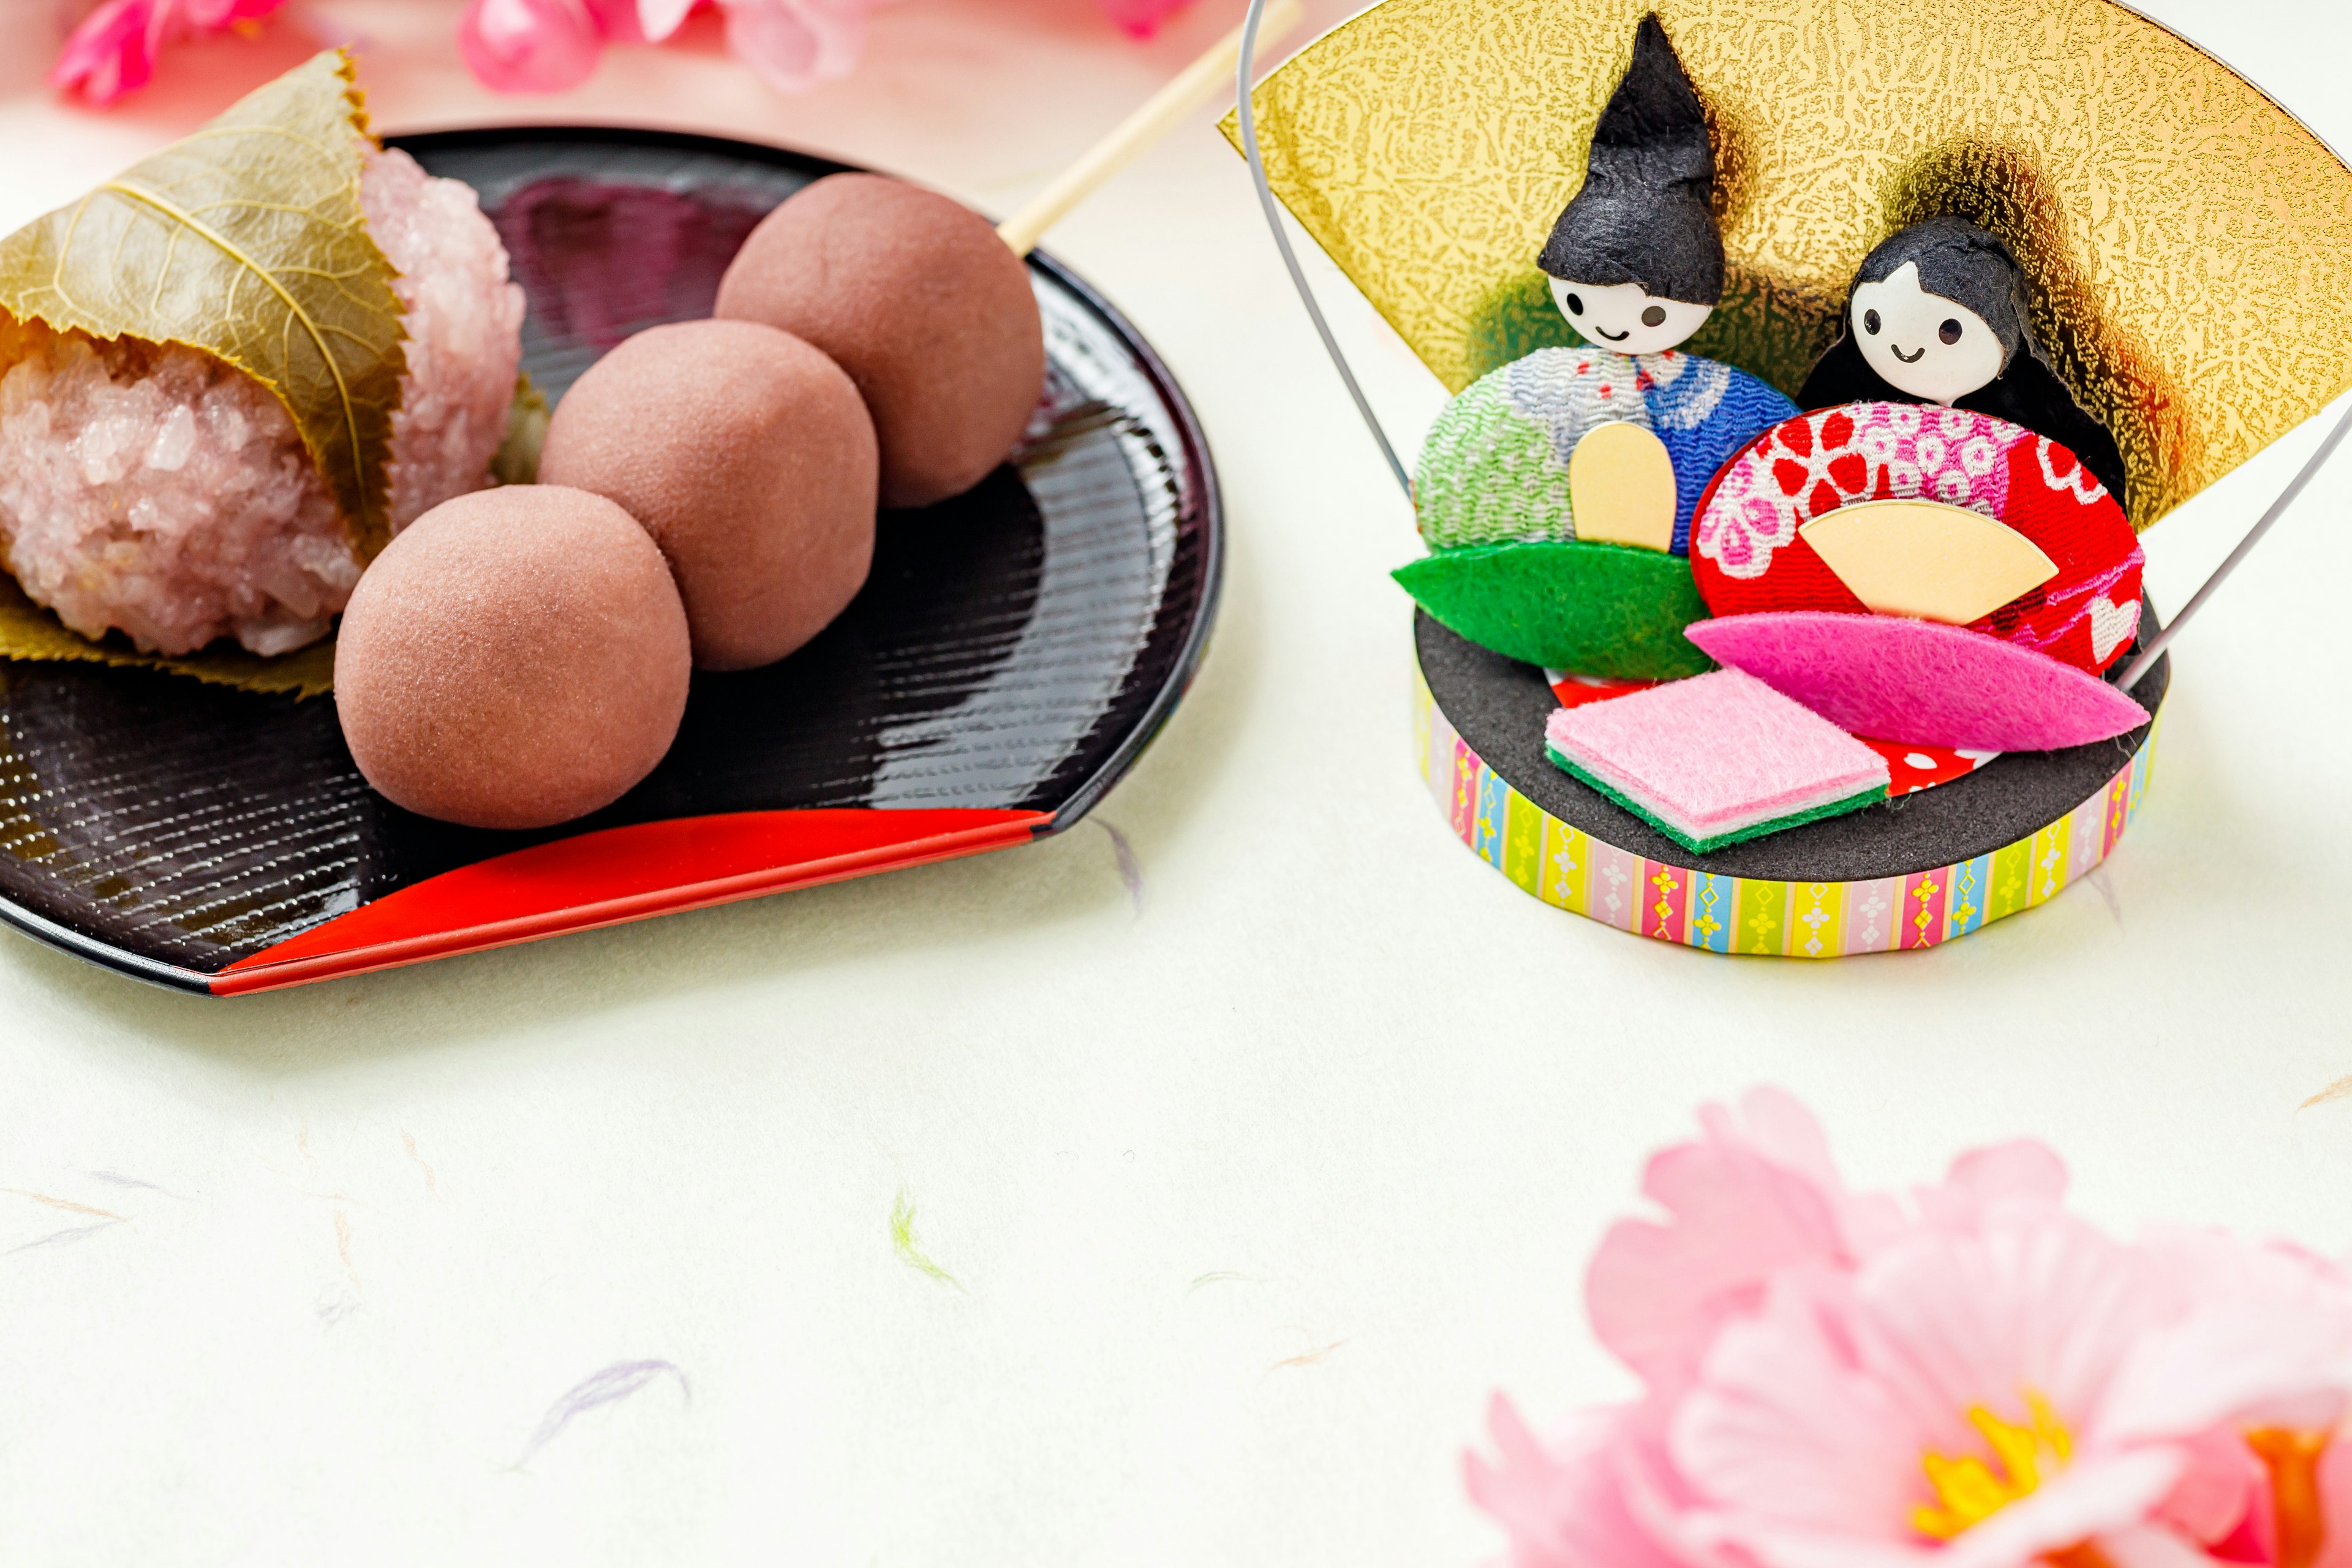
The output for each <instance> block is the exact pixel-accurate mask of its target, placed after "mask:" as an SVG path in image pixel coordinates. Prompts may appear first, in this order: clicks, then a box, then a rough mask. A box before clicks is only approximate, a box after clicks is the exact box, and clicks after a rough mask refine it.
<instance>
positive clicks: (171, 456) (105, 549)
mask: <svg viewBox="0 0 2352 1568" xmlns="http://www.w3.org/2000/svg"><path fill="white" fill-rule="evenodd" d="M364 157H365V168H364V170H363V172H362V174H361V176H360V192H359V199H360V205H361V208H362V211H363V212H364V213H365V215H366V218H367V228H368V233H369V236H370V237H372V238H373V240H374V241H375V243H376V245H377V246H378V247H381V248H382V250H383V255H384V257H385V258H386V259H388V260H389V261H390V262H391V263H392V266H393V268H394V269H395V270H396V272H397V273H398V276H397V277H396V278H395V279H394V281H393V285H392V287H393V290H394V293H395V294H396V295H397V296H398V298H399V302H400V304H401V306H402V307H403V313H402V325H403V327H404V330H405V341H404V343H403V344H402V350H403V353H404V356H405V362H406V368H405V370H404V373H403V374H401V376H400V381H399V386H400V395H399V406H398V407H397V409H396V410H395V411H394V414H393V416H392V430H391V439H390V449H389V458H388V462H387V472H388V474H389V478H390V494H389V498H388V502H387V510H388V513H389V521H390V524H391V527H392V529H393V530H394V531H398V530H400V529H401V528H404V527H405V526H406V525H407V524H408V523H409V521H412V520H413V519H415V518H416V517H417V516H419V515H421V514H422V513H424V512H425V511H426V510H429V509H430V508H432V507H434V506H436V505H437V504H439V503H440V502H442V501H444V500H448V499H449V498H450V497H452V496H457V495H462V494H464V493H465V492H467V491H468V490H475V489H480V488H481V487H482V486H483V485H484V484H486V483H488V473H489V463H490V457H491V454H492V453H494V452H495V451H496V450H497V449H498V447H499V441H500V440H502V439H503V438H504V437H505V434H506V423H507V408H508V405H509V403H510V402H511V401H512V399H513V396H514V387H515V369H516V365H517V363H519V361H520V356H521V336H520V334H521V329H522V315H523V299H522V291H521V290H520V289H518V288H516V287H515V285H514V284H512V283H510V282H509V281H508V279H507V254H506V250H505V248H504V247H502V246H501V245H500V244H499V237H498V232H497V230H496V229H494V228H493V227H492V226H490V222H489V220H488V218H486V217H484V216H482V212H481V209H480V207H479V205H478V204H477V202H476V200H475V196H474V193H473V191H472V190H470V189H469V188H468V187H467V186H466V185H464V184H460V183H458V182H457V181H455V180H443V179H435V178H433V177H431V176H430V175H427V174H425V171H424V170H423V169H421V168H419V167H418V166H417V164H416V163H415V160H414V159H412V158H410V157H409V156H408V154H407V153H403V152H399V151H397V150H391V151H377V150H375V149H373V147H372V146H371V147H369V148H368V149H367V150H366V151H365V153H364ZM0 557H5V561H6V563H7V565H8V568H9V570H10V571H11V572H12V573H14V574H15V576H16V581H17V582H18V584H20V585H22V587H23V588H24V590H25V592H26V594H27V595H30V596H31V597H32V598H33V599H34V600H36V601H37V602H38V603H40V604H43V605H47V606H48V607H49V608H50V609H52V610H54V611H55V612H56V613H57V616H58V619H59V620H61V621H63V622H64V623H65V624H66V625H67V626H70V627H72V628H73V629H74V630H75V631H78V632H79V633H81V634H82V635H83V636H85V637H102V636H104V635H105V634H106V633H108V632H109V631H120V632H122V633H123V634H125V635H126V636H128V637H130V638H131V642H132V643H133V644H135V645H136V646H137V647H139V648H140V649H141V650H142V651H145V652H154V653H166V654H181V653H188V652H192V651H194V649H197V648H200V647H204V646H205V644H207V643H210V642H212V641H213V640H215V638H218V637H235V638H236V640H237V641H238V642H239V643H240V644H242V645H243V646H244V647H246V648H247V649H248V650H250V651H251V652H254V653H257V654H277V653H285V652H288V651H289V650H291V649H293V648H298V647H302V646H303V645H305V644H307V643H311V642H315V641H317V640H318V639H319V638H320V637H324V636H325V635H326V633H327V630H328V627H329V626H331V624H332V622H333V618H334V616H335V615H336V613H337V612H338V611H340V610H341V609H342V607H343V605H344V604H345V603H346V601H348V600H349V599H350V597H351V594H352V586H353V584H356V583H358V581H359V579H360V567H361V562H360V560H359V558H358V556H357V555H356V554H355V553H354V552H353V550H352V542H351V539H350V537H349V531H348V530H347V528H346V525H345V521H344V518H343V516H342V514H341V510H339V509H338V507H337V505H336V502H335V500H334V496H333V494H332V492H331V489H330V488H329V486H328V484H327V483H326V481H325V480H324V479H322V478H321V477H320V473H319V470H318V468H317V465H316V464H315V463H314V462H313V461H312V460H311V457H310V452H309V451H308V450H307V449H306V447H304V444H303V441H302V437H301V436H300V434H299V432H298V431H297V429H296V427H295V424H294V421H293V419H292V418H291V417H290V416H289V414H288V412H287V409H286V407H285V405H283V404H282V403H281V402H280V401H279V400H278V396H277V395H276V394H274V393H272V392H271V391H270V390H269V389H268V387H265V386H263V385H262V384H260V383H259V382H257V381H256V380H254V379H253V378H252V377H251V376H249V375H247V374H245V373H243V372H242V371H239V370H236V368H234V367H232V366H230V365H229V364H226V363H224V362H222V361H221V360H219V359H216V358H215V357H213V356H212V355H210V354H208V353H204V352H202V351H200V350H197V349H194V348H190V347H188V346H186V345H184V344H180V343H152V342H142V341H141V340H139V339H136V338H132V337H129V336H123V337H118V338H112V339H96V338H92V337H89V336H88V335H86V334H84V333H82V332H80V331H64V332H60V331H55V330H53V329H52V328H50V327H49V326H47V324H45V323H43V322H41V321H24V322H18V321H14V320H11V319H9V318H7V317H6V316H5V315H0Z"/></svg>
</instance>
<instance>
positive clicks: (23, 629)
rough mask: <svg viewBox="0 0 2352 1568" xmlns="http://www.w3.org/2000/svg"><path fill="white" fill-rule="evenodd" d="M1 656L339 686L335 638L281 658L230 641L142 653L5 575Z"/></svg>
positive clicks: (306, 690)
mask: <svg viewBox="0 0 2352 1568" xmlns="http://www.w3.org/2000/svg"><path fill="white" fill-rule="evenodd" d="M0 658H24V659H48V658H70V659H85V660H89V661H91V662H93V663H98V664H111V665H132V666H139V667H142V668H148V669H164V670H169V671H171V672H172V673H173V674H174V675H185V676H192V677H194V679H198V680H203V681H208V682H210V683H211V684H213V685H215V686H234V687H236V688H238V689H241V690H245V691H261V692H280V693H288V692H290V693H291V694H293V695H294V696H296V697H320V696H324V695H325V694H326V693H327V692H329V691H331V690H333V689H334V686H335V639H334V638H332V637H329V638H327V639H326V640H325V641H323V642H315V643H312V644H311V645H310V647H304V648H297V649H296V650H295V651H294V652H292V653H283V654H278V656H276V657H275V658H264V657H263V656H261V655H260V654H257V653H247V652H246V651H245V649H243V648H241V647H237V646H236V644H235V643H233V642H226V641H223V642H218V643H215V644H214V645H213V646H212V647H208V648H203V649H200V650H198V651H197V652H195V653H184V654H160V653H141V652H139V651H138V650H137V649H136V648H134V647H131V642H130V639H129V638H127V637H123V636H122V635H121V633H120V632H117V633H113V634H111V635H110V636H109V637H105V638H104V639H102V640H100V641H97V642H93V641H91V640H90V639H89V638H88V637H83V636H82V635H81V634H80V633H79V632H77V631H72V630H70V629H68V627H67V626H65V625H64V624H63V623H62V622H60V621H59V620H58V618H57V616H53V615H51V614H50V613H49V612H48V611H47V610H45V609H43V608H41V606H40V605H37V604H35V603H33V601H32V600H31V599H29V598H26V596H25V591H24V590H23V589H22V588H19V587H18V586H16V583H15V582H14V581H13V580H12V579H10V578H9V577H7V576H6V575H5V574H0ZM5 679H7V668H6V666H5V665H0V680H5Z"/></svg>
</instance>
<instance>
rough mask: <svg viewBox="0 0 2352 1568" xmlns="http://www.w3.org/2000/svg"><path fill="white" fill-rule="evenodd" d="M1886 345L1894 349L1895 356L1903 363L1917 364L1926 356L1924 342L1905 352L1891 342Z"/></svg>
mask: <svg viewBox="0 0 2352 1568" xmlns="http://www.w3.org/2000/svg"><path fill="white" fill-rule="evenodd" d="M1886 346H1887V347H1888V348H1890V349H1893V350H1894V351H1895V358H1896V359H1899V360H1901V361H1902V362H1903V363H1905V364H1917V363H1919V362H1920V361H1921V360H1923V359H1925V358H1927V344H1925V343H1921V344H1920V345H1919V346H1918V347H1917V348H1916V349H1913V350H1912V351H1911V352H1910V353H1907V354H1906V353H1904V352H1903V351H1902V350H1901V349H1900V348H1897V347H1896V346H1895V344H1893V343H1889V344H1887V345H1886Z"/></svg>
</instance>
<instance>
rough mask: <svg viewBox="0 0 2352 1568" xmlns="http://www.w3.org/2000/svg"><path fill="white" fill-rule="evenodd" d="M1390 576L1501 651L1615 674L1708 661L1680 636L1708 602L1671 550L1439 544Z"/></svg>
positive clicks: (1434, 611) (1676, 670) (1650, 673)
mask: <svg viewBox="0 0 2352 1568" xmlns="http://www.w3.org/2000/svg"><path fill="white" fill-rule="evenodd" d="M1393 575H1394V576H1395V578H1396V580H1397V581H1398V582H1399V583H1401V584H1403V586H1404V591H1405V592H1406V593H1408V594H1411V595H1412V596H1413V599H1414V601H1415V602H1416V603H1417V604H1419V605H1421V607H1422V608H1423V609H1424V610H1427V611H1428V612H1429V613H1430V614H1431V615H1432V616H1435V617H1436V618H1437V619H1438V621H1439V622H1441V623H1442V624H1443V625H1444V626H1447V627H1449V628H1450V629H1452V630H1453V631H1454V632H1457V633H1459V634H1460V635H1461V636H1463V637H1467V638H1468V639H1469V640H1470V641H1472V642H1474V643H1476V644H1477V645H1478V646H1479V647H1486V648H1492V649H1494V650H1495V651H1496V653H1499V654H1502V655H1504V656H1505V657H1506V658H1516V659H1523V660H1525V661H1526V662H1527V663H1528V664H1539V665H1544V666H1547V667H1549V668H1553V669H1565V670H1569V671H1571V672H1573V673H1575V674H1578V675H1595V676H1601V677H1603V678H1606V679H1616V680H1677V679H1681V678H1682V677H1684V676H1685V675H1703V674H1705V673H1706V671H1708V670H1710V669H1713V668H1715V661H1714V660H1712V659H1710V658H1707V657H1706V655H1705V654H1703V653H1701V652H1699V650H1698V649H1697V648H1696V647H1694V646H1693V645H1692V644H1691V642H1690V639H1689V638H1687V637H1684V636H1683V628H1684V627H1685V626H1689V625H1690V624H1691V623H1692V622H1694V621H1703V620H1705V619H1706V617H1707V614H1708V611H1707V607H1706V600H1704V599H1702V598H1700V597H1699V595H1698V585H1697V584H1696V583H1695V582H1694V581H1693V580H1692V578H1691V570H1690V563H1689V562H1688V561H1687V560H1685V558H1683V557H1682V556H1679V555H1668V554H1665V553H1664V552H1661V551H1656V550H1637V549H1634V548H1633V547H1632V546H1630V545H1623V544H1590V543H1584V542H1549V541H1547V542H1539V543H1529V544H1497V545H1488V546H1483V547H1480V548H1476V549H1470V550H1441V551H1439V552H1437V553H1435V554H1433V555H1428V556H1424V557H1423V558H1422V559H1421V560H1419V561H1415V562H1413V563H1411V564H1410V565H1406V566H1401V567H1399V568H1398V569H1397V570H1396V572H1395V573H1394V574H1393Z"/></svg>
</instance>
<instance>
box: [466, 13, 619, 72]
mask: <svg viewBox="0 0 2352 1568" xmlns="http://www.w3.org/2000/svg"><path fill="white" fill-rule="evenodd" d="M605 36H606V34H605V26H604V19H603V17H602V16H599V14H598V13H597V11H596V10H595V9H593V8H592V7H591V5H589V4H588V0H473V4H471V5H467V7H466V14H465V15H464V16H461V17H459V18H458V21H457V54H458V57H459V58H461V59H463V60H464V61H465V62H466V68H467V70H470V71H472V72H473V73H474V79H476V80H477V81H479V82H480V83H481V84H482V85H483V86H484V87H487V88H488V89H490V90H491V91H493V92H562V90H564V89H566V88H572V87H577V86H579V85H580V84H581V83H582V82H583V81H586V80H587V79H589V77H590V76H592V75H593V74H594V72H595V69H596V62H597V60H598V59H599V58H602V56H603V55H604V38H605Z"/></svg>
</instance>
